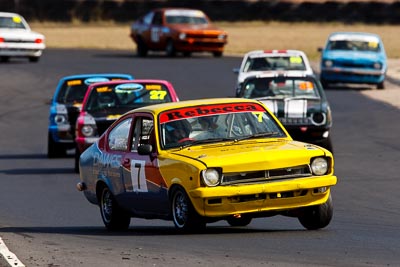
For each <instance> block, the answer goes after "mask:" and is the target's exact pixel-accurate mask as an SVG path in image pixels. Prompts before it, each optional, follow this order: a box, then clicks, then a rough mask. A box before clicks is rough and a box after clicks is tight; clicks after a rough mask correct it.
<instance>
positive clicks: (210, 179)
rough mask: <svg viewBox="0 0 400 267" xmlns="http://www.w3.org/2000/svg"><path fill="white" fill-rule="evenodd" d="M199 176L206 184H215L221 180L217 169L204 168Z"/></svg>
mask: <svg viewBox="0 0 400 267" xmlns="http://www.w3.org/2000/svg"><path fill="white" fill-rule="evenodd" d="M201 178H202V179H203V182H204V184H205V185H207V186H217V185H219V183H220V180H221V174H220V172H219V171H218V170H217V169H213V168H211V169H206V170H203V171H202V172H201Z"/></svg>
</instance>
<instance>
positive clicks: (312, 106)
mask: <svg viewBox="0 0 400 267" xmlns="http://www.w3.org/2000/svg"><path fill="white" fill-rule="evenodd" d="M258 100H259V101H261V102H263V103H264V104H265V105H266V106H267V107H268V109H269V110H270V111H271V112H272V113H274V115H275V116H277V117H278V118H281V117H287V118H306V117H309V116H310V114H311V113H316V112H321V111H322V101H321V99H320V98H282V97H279V96H277V97H268V98H267V99H266V98H260V99H258Z"/></svg>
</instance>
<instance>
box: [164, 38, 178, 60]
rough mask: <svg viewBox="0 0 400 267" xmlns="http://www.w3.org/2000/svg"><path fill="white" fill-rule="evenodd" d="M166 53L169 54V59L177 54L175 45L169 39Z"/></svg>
mask: <svg viewBox="0 0 400 267" xmlns="http://www.w3.org/2000/svg"><path fill="white" fill-rule="evenodd" d="M165 52H166V53H167V56H168V57H174V56H175V54H176V49H175V45H174V42H173V41H172V40H171V39H169V40H168V41H167V46H166V47H165Z"/></svg>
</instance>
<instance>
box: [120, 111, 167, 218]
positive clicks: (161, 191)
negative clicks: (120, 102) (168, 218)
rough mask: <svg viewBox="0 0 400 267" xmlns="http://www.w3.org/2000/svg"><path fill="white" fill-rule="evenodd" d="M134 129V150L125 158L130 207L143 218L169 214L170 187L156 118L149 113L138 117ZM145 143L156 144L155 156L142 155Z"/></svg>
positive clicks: (132, 147) (124, 166)
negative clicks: (160, 155) (164, 172)
mask: <svg viewBox="0 0 400 267" xmlns="http://www.w3.org/2000/svg"><path fill="white" fill-rule="evenodd" d="M132 127H133V128H132V136H131V148H130V151H129V152H128V153H126V154H125V155H124V159H123V169H124V171H123V175H124V183H125V185H124V186H125V191H126V192H127V193H128V195H129V199H130V200H129V202H130V203H131V205H130V206H131V207H133V208H134V212H135V213H138V214H141V215H142V216H146V215H147V214H158V215H160V214H168V211H169V204H168V203H169V202H168V194H167V187H166V183H165V181H164V179H163V177H162V175H161V173H160V170H159V164H158V159H157V156H156V153H155V135H154V134H155V133H154V130H153V129H154V127H153V117H152V116H151V115H148V114H140V115H138V116H135V117H134V118H133V125H132ZM144 144H152V146H153V148H154V153H153V154H152V155H139V154H138V152H137V150H138V147H139V146H141V145H144Z"/></svg>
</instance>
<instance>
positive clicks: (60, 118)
mask: <svg viewBox="0 0 400 267" xmlns="http://www.w3.org/2000/svg"><path fill="white" fill-rule="evenodd" d="M54 122H55V123H57V124H64V123H66V122H67V118H66V117H65V115H60V114H57V115H56V116H54Z"/></svg>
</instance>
